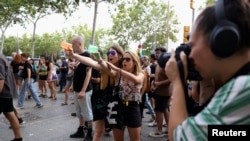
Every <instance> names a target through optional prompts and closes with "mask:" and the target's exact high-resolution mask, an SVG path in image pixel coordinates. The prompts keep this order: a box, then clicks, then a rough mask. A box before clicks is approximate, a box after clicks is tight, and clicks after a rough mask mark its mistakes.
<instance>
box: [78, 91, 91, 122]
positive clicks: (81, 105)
mask: <svg viewBox="0 0 250 141" xmlns="http://www.w3.org/2000/svg"><path fill="white" fill-rule="evenodd" d="M91 95H92V90H90V91H87V92H85V96H84V97H83V98H82V99H78V98H77V96H78V92H74V96H75V106H76V115H77V117H79V118H82V117H83V118H84V121H92V120H93V112H92V106H91Z"/></svg>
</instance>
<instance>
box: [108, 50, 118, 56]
mask: <svg viewBox="0 0 250 141" xmlns="http://www.w3.org/2000/svg"><path fill="white" fill-rule="evenodd" d="M110 54H111V55H112V56H115V55H116V52H115V51H109V52H107V56H109V55H110Z"/></svg>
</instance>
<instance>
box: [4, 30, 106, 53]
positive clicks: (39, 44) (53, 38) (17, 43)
mask: <svg viewBox="0 0 250 141" xmlns="http://www.w3.org/2000/svg"><path fill="white" fill-rule="evenodd" d="M106 32H107V31H106V30H104V29H98V30H97V31H96V35H97V38H96V41H97V42H96V43H97V46H101V45H102V44H103V43H102V42H103V41H102V39H103V38H104V37H103V36H104V35H106V34H105V33H106ZM75 35H81V36H84V38H85V47H86V48H87V47H88V45H89V40H90V38H91V29H90V28H89V27H88V26H87V25H79V26H73V27H72V28H70V29H63V30H62V31H56V32H54V33H44V34H42V35H36V37H35V38H36V42H35V48H34V49H35V50H34V53H35V54H34V57H39V56H41V55H45V56H54V57H56V58H58V57H60V53H61V52H62V51H63V49H62V48H61V47H60V42H61V41H67V42H70V43H71V40H72V38H73V37H74V36H75ZM4 46H5V48H4V50H3V52H4V54H5V55H10V54H11V52H13V51H17V50H18V49H21V51H22V52H27V53H29V52H30V50H31V48H32V37H29V36H28V35H27V34H24V35H23V36H21V37H13V36H10V37H7V38H6V41H5V44H4Z"/></svg>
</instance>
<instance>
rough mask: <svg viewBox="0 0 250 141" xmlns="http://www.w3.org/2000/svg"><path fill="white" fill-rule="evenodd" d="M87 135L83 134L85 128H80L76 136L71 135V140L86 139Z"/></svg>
mask: <svg viewBox="0 0 250 141" xmlns="http://www.w3.org/2000/svg"><path fill="white" fill-rule="evenodd" d="M84 136H85V133H84V132H83V128H81V127H79V128H78V129H77V131H76V132H75V133H74V134H71V135H70V136H69V137H70V138H84Z"/></svg>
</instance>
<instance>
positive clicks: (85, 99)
mask: <svg viewBox="0 0 250 141" xmlns="http://www.w3.org/2000/svg"><path fill="white" fill-rule="evenodd" d="M72 46H73V51H74V52H75V53H78V54H80V55H82V56H86V57H90V54H89V53H88V52H87V51H85V49H84V39H83V37H81V36H76V37H74V38H73V40H72ZM91 73H92V68H91V67H89V66H86V65H84V64H81V63H80V62H79V61H77V60H76V62H75V71H74V77H73V90H74V93H75V94H74V95H75V105H76V115H77V117H78V118H79V128H78V130H77V131H76V132H75V133H74V134H72V135H70V137H71V138H79V137H84V132H83V126H84V121H86V122H88V126H87V130H88V133H87V135H86V137H85V139H84V141H91V140H92V121H93V113H92V106H91V95H92V89H93V88H92V83H90V78H91Z"/></svg>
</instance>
